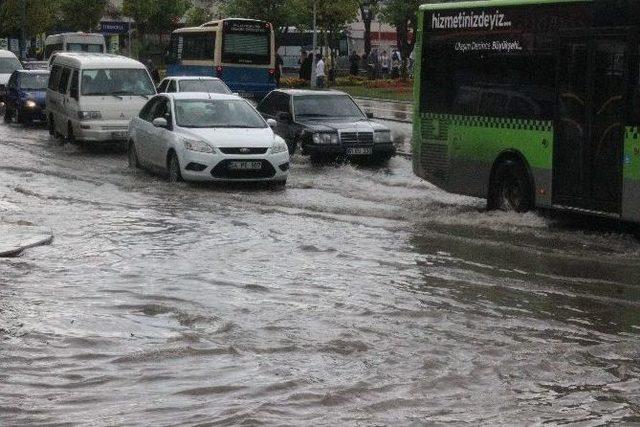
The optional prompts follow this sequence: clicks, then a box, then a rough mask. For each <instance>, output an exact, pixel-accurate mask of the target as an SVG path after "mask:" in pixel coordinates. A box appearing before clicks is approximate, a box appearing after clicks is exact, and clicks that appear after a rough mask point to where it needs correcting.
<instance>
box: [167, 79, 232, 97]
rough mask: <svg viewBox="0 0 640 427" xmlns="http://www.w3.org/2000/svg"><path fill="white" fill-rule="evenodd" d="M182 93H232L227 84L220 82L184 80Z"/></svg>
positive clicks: (181, 84)
mask: <svg viewBox="0 0 640 427" xmlns="http://www.w3.org/2000/svg"><path fill="white" fill-rule="evenodd" d="M179 85H180V92H209V93H222V94H228V93H231V91H230V90H229V88H228V87H227V85H226V84H224V83H222V82H221V81H219V80H182V81H181V82H180V83H179Z"/></svg>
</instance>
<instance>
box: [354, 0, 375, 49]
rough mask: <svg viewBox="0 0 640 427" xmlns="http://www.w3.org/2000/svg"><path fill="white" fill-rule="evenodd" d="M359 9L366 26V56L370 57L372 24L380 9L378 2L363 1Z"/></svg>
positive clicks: (371, 0)
mask: <svg viewBox="0 0 640 427" xmlns="http://www.w3.org/2000/svg"><path fill="white" fill-rule="evenodd" d="M358 8H359V9H360V16H361V17H362V23H363V24H364V54H365V56H366V57H368V56H369V54H370V53H371V22H372V21H373V18H374V17H375V16H376V15H377V14H378V12H379V9H380V7H379V3H378V0H361V1H360V4H359V5H358Z"/></svg>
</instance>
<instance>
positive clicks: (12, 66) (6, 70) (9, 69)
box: [0, 58, 22, 74]
mask: <svg viewBox="0 0 640 427" xmlns="http://www.w3.org/2000/svg"><path fill="white" fill-rule="evenodd" d="M15 70H22V65H20V61H18V60H17V59H16V58H0V74H11V73H13V72H14V71H15Z"/></svg>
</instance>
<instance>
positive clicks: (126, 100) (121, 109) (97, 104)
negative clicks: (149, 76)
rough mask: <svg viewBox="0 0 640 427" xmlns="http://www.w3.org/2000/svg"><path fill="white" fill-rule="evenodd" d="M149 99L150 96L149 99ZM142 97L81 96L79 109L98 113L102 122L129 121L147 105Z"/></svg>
mask: <svg viewBox="0 0 640 427" xmlns="http://www.w3.org/2000/svg"><path fill="white" fill-rule="evenodd" d="M149 98H151V96H150V97H149ZM147 101H148V100H147V99H145V98H144V97H142V96H127V95H125V96H122V97H120V98H118V97H115V96H82V97H81V98H80V108H81V109H82V110H83V111H99V112H100V114H101V115H102V119H103V120H131V119H132V118H133V117H134V116H137V115H138V113H140V110H142V107H144V105H145V104H146V103H147Z"/></svg>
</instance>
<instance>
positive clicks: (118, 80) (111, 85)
mask: <svg viewBox="0 0 640 427" xmlns="http://www.w3.org/2000/svg"><path fill="white" fill-rule="evenodd" d="M155 93H156V91H155V88H154V86H153V83H152V82H151V78H150V77H149V74H148V73H147V71H146V70H144V69H124V68H117V69H100V70H84V71H83V72H82V94H83V95H85V96H106V95H114V96H121V95H132V96H133V95H139V96H149V95H155Z"/></svg>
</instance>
